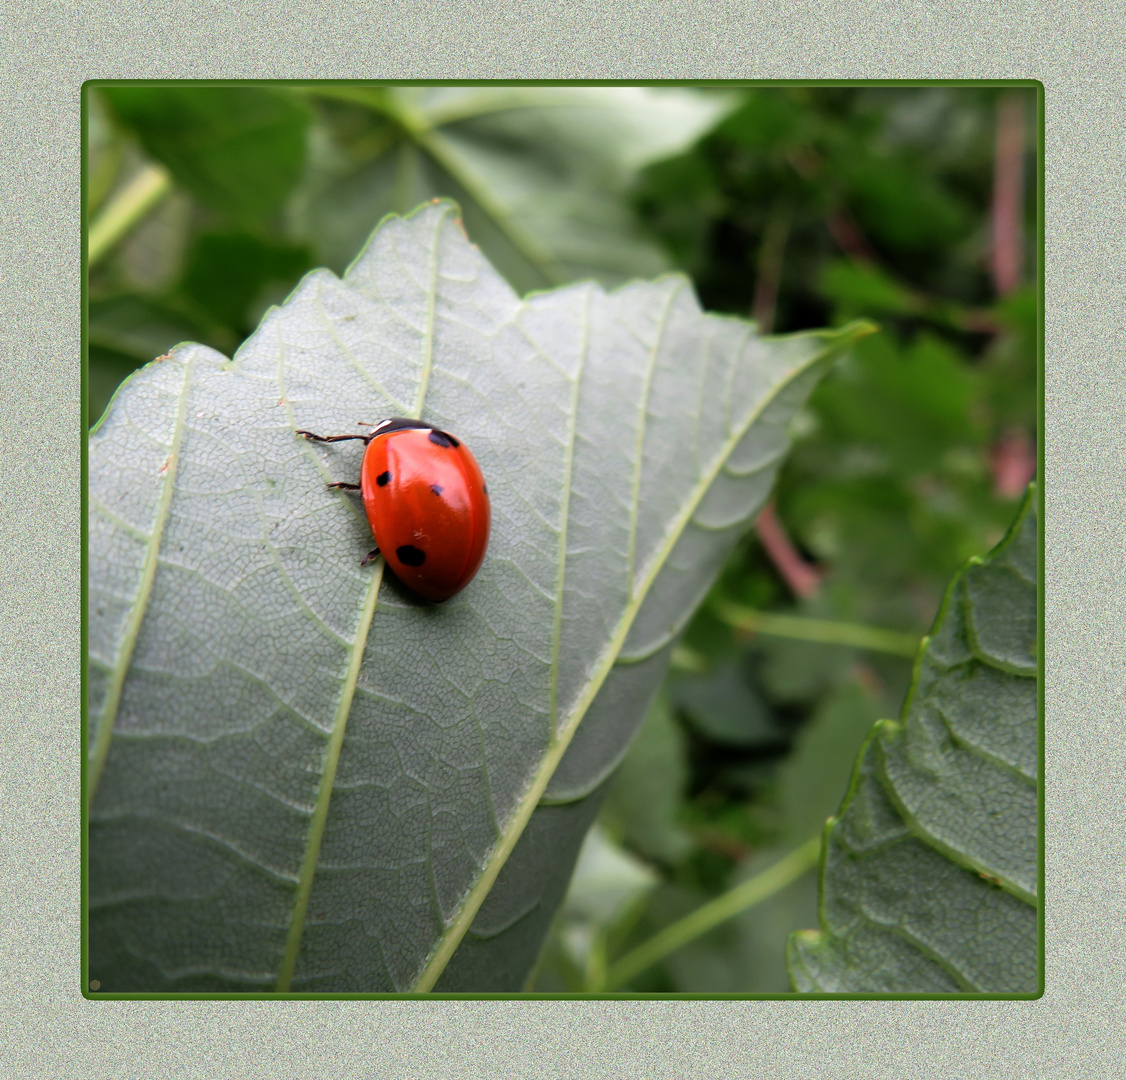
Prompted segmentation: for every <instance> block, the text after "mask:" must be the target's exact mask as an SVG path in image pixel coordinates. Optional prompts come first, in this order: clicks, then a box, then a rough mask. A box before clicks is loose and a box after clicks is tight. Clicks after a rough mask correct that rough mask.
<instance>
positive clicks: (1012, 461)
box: [989, 428, 1036, 499]
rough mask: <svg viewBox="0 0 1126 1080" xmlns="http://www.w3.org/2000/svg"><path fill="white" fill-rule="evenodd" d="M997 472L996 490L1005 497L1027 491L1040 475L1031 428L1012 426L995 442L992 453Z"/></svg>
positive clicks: (991, 464) (992, 464) (1016, 495)
mask: <svg viewBox="0 0 1126 1080" xmlns="http://www.w3.org/2000/svg"><path fill="white" fill-rule="evenodd" d="M989 467H990V471H991V472H992V473H993V490H994V491H995V492H996V493H997V494H998V495H999V496H1000V497H1001V498H1002V499H1015V498H1018V497H1019V496H1020V495H1023V494H1024V489H1025V488H1026V487H1028V484H1029V481H1030V480H1031V479H1032V478H1033V477H1034V476H1035V475H1036V447H1035V446H1033V443H1032V439H1031V438H1030V437H1029V434H1028V432H1027V431H1024V430H1022V429H1020V428H1010V429H1009V430H1008V431H1006V432H1005V434H1004V435H1002V436H1001V438H1000V439H998V440H997V442H996V443H994V444H993V447H992V449H991V450H990V453H989Z"/></svg>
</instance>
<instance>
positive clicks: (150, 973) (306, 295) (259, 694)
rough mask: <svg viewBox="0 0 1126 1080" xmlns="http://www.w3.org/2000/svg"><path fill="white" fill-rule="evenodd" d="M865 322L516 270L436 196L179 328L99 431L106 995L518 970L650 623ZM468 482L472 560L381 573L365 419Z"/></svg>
mask: <svg viewBox="0 0 1126 1080" xmlns="http://www.w3.org/2000/svg"><path fill="white" fill-rule="evenodd" d="M865 332H867V328H866V327H864V326H856V327H852V328H847V329H845V330H841V331H836V332H825V333H817V334H804V335H796V336H793V337H789V338H779V339H765V340H764V339H761V338H759V337H757V336H756V335H755V333H754V331H753V328H752V327H751V326H750V325H749V324H746V323H743V322H741V321H739V320H734V319H727V318H719V317H716V316H710V315H705V314H703V313H701V311H700V310H699V307H698V305H697V303H696V300H695V298H694V296H693V293H692V290H691V288H690V286H689V283H688V282H687V281H686V280H685V279H683V278H680V277H668V278H665V279H662V280H660V281H657V282H653V283H634V284H631V285H628V286H625V287H623V288H622V289H620V290H618V291H617V292H614V293H610V294H607V293H606V292H604V291H603V290H602V289H601V288H600V287H599V286H597V285H593V284H589V283H588V284H582V285H575V286H572V287H569V288H566V289H561V290H559V291H557V292H554V293H549V294H539V295H535V296H531V297H529V298H528V299H526V300H524V301H521V300H520V299H519V298H518V297H517V296H516V295H515V294H514V293H513V292H512V290H511V289H510V288H509V287H508V285H507V284H505V282H504V281H503V280H502V279H501V277H500V276H499V275H498V274H497V273H496V272H495V271H494V270H493V269H492V267H491V266H490V265H489V264H488V263H487V262H486V261H485V259H484V258H483V257H482V256H481V254H480V253H479V252H478V251H476V250H475V249H474V248H473V247H472V246H471V245H470V244H469V242H468V241H467V239H466V238H465V236H464V234H463V233H462V232H461V230H460V228H459V223H458V219H457V217H456V208H455V207H453V206H451V205H450V204H448V203H445V204H437V205H429V206H426V207H424V208H422V209H421V210H420V211H418V212H417V213H416V214H414V215H413V216H412V217H410V218H408V219H406V220H402V219H389V220H388V221H386V222H384V223H383V224H382V225H381V226H380V228H379V229H378V230H377V231H376V233H375V234H374V235H373V237H372V239H371V241H370V242H369V244H368V246H367V248H366V249H365V251H364V253H363V254H362V255H361V257H360V258H359V259H358V260H357V262H356V263H355V264H354V265H353V266H352V267H351V269H350V270H349V272H348V273H347V275H346V276H345V277H344V279H343V280H339V279H337V278H336V277H335V276H333V275H332V274H331V273H329V272H327V271H323V270H322V271H315V272H313V273H311V274H310V275H308V276H307V277H306V278H305V279H304V280H303V282H302V283H301V285H300V286H299V287H298V289H297V290H296V291H295V292H294V293H293V295H292V296H291V297H290V298H289V299H288V300H287V301H286V303H285V304H284V305H282V306H281V307H280V308H276V309H273V310H272V311H271V312H270V313H268V314H267V316H266V317H265V318H264V319H263V322H262V325H261V326H260V327H259V329H258V330H257V332H256V333H255V334H254V336H253V337H252V338H250V339H249V340H248V341H247V342H246V343H245V345H244V346H243V347H242V348H241V349H240V350H239V352H238V353H237V355H236V357H235V359H234V360H233V361H231V360H227V359H225V358H224V357H223V356H221V355H219V354H218V353H215V352H214V351H212V350H210V349H206V348H203V347H201V346H194V345H184V346H179V347H177V348H176V349H175V350H173V352H172V353H171V354H170V355H169V356H166V357H164V358H162V359H161V360H160V361H159V362H157V363H154V364H151V365H149V366H148V367H147V368H146V369H144V370H143V371H142V372H140V373H139V374H137V375H136V376H134V377H133V378H132V379H130V380H129V381H128V383H126V385H125V386H124V387H123V388H122V390H121V391H120V392H119V393H118V395H117V396H116V397H115V399H114V401H113V402H112V403H111V404H110V406H109V408H108V410H107V412H106V415H105V417H104V419H103V420H102V422H101V423H100V424H99V425H98V426H97V428H96V429H95V430H94V432H93V433H92V434H91V438H90V455H89V475H90V511H91V516H90V525H89V530H90V531H89V566H90V580H89V676H88V689H89V707H90V725H89V742H90V767H89V769H88V785H87V786H88V792H89V794H90V797H91V808H90V813H89V848H88V851H89V868H90V873H89V919H90V932H89V945H90V949H89V964H90V976H91V978H96V979H98V980H99V982H100V983H101V986H102V989H103V990H105V991H123V990H148V991H164V992H181V991H202V990H228V991H231V990H234V991H238V990H242V991H251V992H252V991H261V990H269V989H273V988H280V989H291V990H293V991H333V992H352V991H355V992H377V991H403V990H410V989H422V990H426V989H430V988H437V989H439V990H455V991H475V992H481V991H491V990H518V989H519V988H520V987H521V986H522V985H523V982H524V980H525V978H526V976H527V973H528V971H529V970H530V968H531V966H532V963H533V962H534V959H535V956H536V953H537V951H538V949H539V948H540V946H541V943H542V940H543V936H544V934H545V932H546V929H547V926H548V924H549V922H550V919H551V917H552V914H553V912H554V910H555V908H556V906H557V905H558V902H559V900H560V898H561V897H562V895H563V892H564V890H565V888H566V885H567V880H568V878H569V876H570V872H571V868H572V865H573V861H574V858H575V854H576V852H577V851H578V848H579V845H580V843H581V840H582V837H583V835H584V833H585V832H586V829H587V827H588V826H589V824H590V822H591V820H592V819H593V816H594V814H595V812H596V810H597V808H598V805H599V802H600V799H601V795H602V791H603V789H604V781H605V779H606V777H607V776H609V774H610V773H611V772H612V770H613V768H614V767H615V765H616V764H617V763H618V762H619V761H620V760H621V757H622V755H623V754H624V752H625V749H626V746H627V744H628V743H629V740H630V738H631V737H632V735H633V733H634V731H635V729H636V728H637V726H638V724H639V723H640V721H641V719H642V717H643V715H644V713H645V710H646V707H647V705H648V703H649V701H650V700H651V698H652V696H653V694H654V693H655V691H656V688H657V686H658V684H659V681H660V679H661V677H662V675H663V672H664V670H665V667H666V664H667V659H668V656H669V654H670V652H671V649H672V647H673V643H674V642H675V641H676V639H677V638H678V636H679V634H680V632H681V629H682V628H683V626H684V625H685V623H686V621H687V619H688V617H689V616H690V615H691V613H692V611H693V609H694V608H695V607H696V606H697V604H698V602H699V600H700V598H701V597H702V596H703V595H704V593H705V591H706V590H707V588H708V587H709V585H710V583H711V581H712V579H713V577H714V575H715V573H716V572H717V570H718V568H719V566H720V565H721V563H722V562H723V559H724V557H725V556H726V554H727V553H728V551H729V550H730V548H731V546H732V544H733V543H734V541H735V539H736V538H737V536H738V535H739V533H740V531H741V530H743V529H745V528H746V526H747V523H748V522H749V520H750V518H751V516H752V515H753V514H754V513H755V511H756V510H757V508H758V507H759V506H760V504H761V503H762V501H763V500H764V499H765V498H766V496H767V494H768V492H769V490H770V486H771V483H772V480H773V477H774V474H775V472H776V470H777V468H778V466H779V463H780V461H781V459H782V457H783V455H784V454H785V452H786V448H787V445H788V439H787V433H786V431H787V423H788V421H789V419H790V417H791V416H792V415H793V414H794V412H795V410H796V409H797V408H798V406H799V405H800V404H801V402H802V401H803V400H804V399H805V397H806V395H807V394H808V392H809V390H810V389H811V387H812V386H813V384H814V383H815V382H816V380H817V379H818V378H819V377H820V375H821V373H822V372H823V371H824V370H825V368H826V366H827V365H828V364H829V363H830V362H831V360H832V359H833V357H834V356H835V355H836V354H837V353H838V352H839V351H840V350H841V349H843V348H844V347H846V346H847V345H848V344H849V343H850V342H851V341H852V340H854V339H855V338H856V337H857V336H859V335H860V334H863V333H865ZM395 414H400V415H412V416H420V415H421V416H425V417H426V418H427V419H429V420H432V421H433V422H435V423H436V424H439V425H441V426H442V427H448V428H449V429H451V430H453V431H455V432H456V433H458V434H459V435H461V436H462V437H463V438H464V439H465V440H466V443H467V445H469V446H470V447H471V448H472V449H473V451H474V453H475V454H476V456H477V459H478V461H479V462H480V464H481V467H482V469H483V471H484V473H485V476H486V477H487V479H488V481H489V489H490V495H491V499H492V506H493V519H494V520H493V535H492V539H491V543H490V548H489V551H488V554H487V557H486V559H485V562H484V565H483V566H482V568H481V571H480V573H479V574H478V576H477V578H476V579H475V580H474V581H473V582H472V584H471V585H470V586H469V587H468V588H467V589H466V590H465V591H464V592H463V593H461V594H460V595H459V596H458V597H456V598H455V599H453V600H452V601H450V602H448V603H447V604H444V605H441V606H435V605H428V604H422V603H420V602H417V601H416V600H414V599H412V597H411V596H409V595H408V594H406V593H405V592H404V591H403V590H402V589H401V588H400V587H399V586H398V585H397V584H396V582H395V581H394V580H393V578H392V576H391V575H390V574H385V573H384V571H383V566H382V562H381V561H378V560H377V562H376V563H375V564H374V565H373V566H371V567H368V568H366V569H362V568H361V566H360V558H361V556H362V555H363V554H364V553H365V552H366V551H367V549H368V548H369V547H370V546H371V539H370V534H369V533H368V528H367V524H366V522H365V521H364V519H363V516H362V513H361V512H360V511H359V509H358V506H357V505H356V500H355V499H354V498H352V497H350V496H346V495H344V494H342V493H338V492H331V491H329V490H327V489H326V487H325V485H326V482H328V481H336V480H347V479H354V478H355V477H356V475H357V473H358V469H359V459H360V455H361V452H362V450H361V444H358V443H344V444H338V445H332V446H327V447H326V446H323V445H317V444H312V443H309V442H307V441H305V440H303V439H301V438H299V437H297V436H296V435H295V429H298V428H305V429H310V430H314V431H319V432H349V431H352V432H354V431H357V430H358V429H357V428H356V426H355V425H356V423H357V421H367V422H375V421H377V420H379V419H380V418H381V417H383V416H387V415H395Z"/></svg>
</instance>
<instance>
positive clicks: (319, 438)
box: [297, 429, 371, 443]
mask: <svg viewBox="0 0 1126 1080" xmlns="http://www.w3.org/2000/svg"><path fill="white" fill-rule="evenodd" d="M297 434H298V435H304V436H305V438H306V439H312V440H313V441H314V442H344V440H345V439H359V440H360V441H361V442H364V443H369V442H371V436H370V435H314V434H313V433H312V432H311V431H302V430H300V429H298V431H297Z"/></svg>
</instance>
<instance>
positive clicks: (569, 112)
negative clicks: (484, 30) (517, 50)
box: [293, 84, 734, 293]
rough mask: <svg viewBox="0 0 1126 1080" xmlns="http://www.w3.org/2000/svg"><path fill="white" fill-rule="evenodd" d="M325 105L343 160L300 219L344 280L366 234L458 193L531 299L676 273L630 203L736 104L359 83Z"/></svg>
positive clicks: (649, 91)
mask: <svg viewBox="0 0 1126 1080" xmlns="http://www.w3.org/2000/svg"><path fill="white" fill-rule="evenodd" d="M317 96H318V99H319V100H318V102H317V104H318V107H319V108H320V109H321V110H322V115H323V117H324V121H325V124H326V131H325V139H324V141H323V143H322V145H325V146H326V147H327V146H328V145H331V147H332V149H331V151H327V150H326V152H323V153H320V154H317V155H315V156H314V172H313V175H312V176H311V178H310V181H309V183H308V185H307V186H306V188H305V189H304V190H303V192H302V197H301V199H300V200H299V201H298V203H297V204H296V206H295V209H294V218H293V221H294V231H295V235H297V236H299V237H301V238H303V239H305V240H306V241H307V242H308V243H310V244H312V245H313V246H314V247H315V250H316V253H317V257H318V259H319V260H320V261H321V263H322V264H323V265H325V266H328V267H329V268H330V269H333V270H336V271H340V270H342V269H343V268H344V267H345V266H346V265H347V264H348V263H349V262H350V261H351V259H352V258H353V256H354V254H355V237H356V234H357V232H361V233H362V232H364V231H366V230H367V229H370V228H371V226H372V225H373V224H374V223H375V222H377V221H379V219H380V218H382V217H383V216H384V215H385V214H388V213H405V212H406V211H407V210H409V209H411V208H412V207H414V206H416V205H417V204H418V203H421V202H424V201H426V200H427V199H431V198H434V197H436V196H451V197H453V198H455V199H456V200H457V201H458V203H459V204H460V205H461V207H462V212H463V214H464V216H465V225H466V228H467V229H468V231H469V234H470V235H471V236H472V237H473V238H474V241H475V242H476V243H478V244H480V245H481V249H482V251H484V253H485V255H486V257H487V258H488V259H489V260H490V262H492V264H493V265H494V266H495V267H496V268H497V269H498V270H499V271H500V272H501V273H502V274H503V275H504V276H505V278H506V279H507V280H508V281H509V283H510V284H511V285H512V286H513V288H515V289H516V291H517V292H520V293H524V292H528V291H530V290H532V289H542V288H546V287H549V286H551V285H560V284H563V283H564V282H568V281H576V280H580V279H583V278H593V279H594V280H596V281H600V282H602V283H603V284H604V285H611V286H612V285H617V284H619V283H621V282H623V281H625V280H627V279H628V278H631V277H638V276H649V275H652V274H656V273H659V272H660V271H662V270H665V269H667V268H668V262H667V260H666V259H665V258H664V256H663V255H662V253H661V251H660V249H659V248H658V247H657V245H655V244H654V243H653V242H652V240H650V239H648V238H647V237H645V236H644V234H643V233H642V232H641V230H640V229H639V228H638V226H637V222H636V220H635V219H634V216H633V214H632V212H631V209H630V207H629V205H628V202H627V201H626V199H625V195H626V194H627V191H628V189H629V187H630V185H631V184H632V183H633V181H634V180H635V179H636V177H637V175H638V173H639V172H640V170H641V169H642V168H643V167H644V166H646V165H648V164H650V163H651V162H653V161H656V160H658V159H660V158H662V157H667V156H669V155H670V154H674V153H677V152H678V151H682V150H684V149H685V148H686V147H687V146H689V145H690V144H691V143H692V142H694V141H695V140H696V139H697V138H699V137H700V136H701V135H702V134H703V133H704V132H705V131H706V130H707V129H708V128H709V127H711V126H712V125H713V124H714V123H715V122H716V120H717V119H719V117H720V116H722V115H723V113H724V112H726V111H727V110H729V109H730V108H731V107H732V105H733V104H734V99H733V98H732V97H731V96H730V95H727V94H722V93H715V92H712V93H702V92H700V91H696V90H686V89H684V90H682V89H655V88H651V87H621V86H603V87H582V88H571V87H564V86H554V87H547V86H540V87H528V86H441V87H414V86H384V87H370V86H364V85H362V84H361V85H352V86H347V87H337V88H332V87H327V88H325V89H324V90H323V91H322V92H320V93H319V94H318V95H317ZM329 133H331V135H329ZM328 138H331V143H329V142H328Z"/></svg>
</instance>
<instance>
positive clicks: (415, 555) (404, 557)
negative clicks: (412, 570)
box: [395, 544, 426, 566]
mask: <svg viewBox="0 0 1126 1080" xmlns="http://www.w3.org/2000/svg"><path fill="white" fill-rule="evenodd" d="M395 554H396V555H398V556H399V562H401V563H402V564H403V565H404V566H421V565H422V564H423V563H424V562H426V552H425V551H422V550H420V549H419V548H416V547H415V546H414V544H403V546H402V547H398V548H396V549H395Z"/></svg>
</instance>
